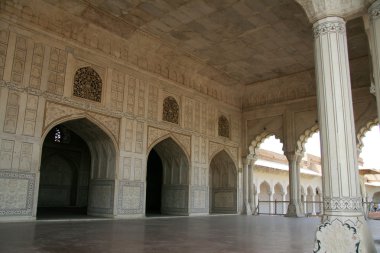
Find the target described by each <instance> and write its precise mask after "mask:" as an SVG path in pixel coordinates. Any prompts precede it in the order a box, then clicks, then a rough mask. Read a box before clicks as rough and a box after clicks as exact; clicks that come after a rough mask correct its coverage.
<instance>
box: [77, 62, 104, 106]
mask: <svg viewBox="0 0 380 253" xmlns="http://www.w3.org/2000/svg"><path fill="white" fill-rule="evenodd" d="M73 95H74V96H76V97H80V98H84V99H88V100H92V101H96V102H100V101H101V96H102V79H101V78H100V76H99V74H98V73H97V72H96V71H95V70H94V69H93V68H91V67H83V68H80V69H78V70H77V71H76V72H75V76H74V90H73Z"/></svg>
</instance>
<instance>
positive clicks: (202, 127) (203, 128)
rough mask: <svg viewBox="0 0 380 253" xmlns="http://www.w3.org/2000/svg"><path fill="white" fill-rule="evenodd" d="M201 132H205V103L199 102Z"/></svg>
mask: <svg viewBox="0 0 380 253" xmlns="http://www.w3.org/2000/svg"><path fill="white" fill-rule="evenodd" d="M201 133H202V134H207V104H205V103H202V104H201Z"/></svg>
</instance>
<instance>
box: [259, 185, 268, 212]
mask: <svg viewBox="0 0 380 253" xmlns="http://www.w3.org/2000/svg"><path fill="white" fill-rule="evenodd" d="M270 200H271V189H270V185H269V184H268V182H266V181H264V182H262V183H261V184H260V193H259V201H262V202H260V205H259V208H260V209H259V212H260V213H266V214H269V213H271V208H270V202H269V201H270Z"/></svg>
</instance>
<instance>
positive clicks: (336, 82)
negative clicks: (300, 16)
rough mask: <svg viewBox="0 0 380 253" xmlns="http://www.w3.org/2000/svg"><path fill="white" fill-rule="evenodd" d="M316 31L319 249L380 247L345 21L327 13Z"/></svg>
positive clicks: (339, 249)
mask: <svg viewBox="0 0 380 253" xmlns="http://www.w3.org/2000/svg"><path fill="white" fill-rule="evenodd" d="M313 34H314V50H315V67H316V82H317V99H318V118H319V125H320V136H321V149H322V168H323V173H322V180H323V195H324V199H323V202H324V207H323V208H324V215H323V220H322V224H321V225H320V226H319V228H318V230H317V233H316V241H315V248H314V252H357V250H356V247H357V246H359V252H376V250H375V248H374V244H373V239H372V236H371V234H370V233H369V230H368V227H367V224H366V221H365V219H364V216H363V209H362V204H361V196H360V184H359V174H358V165H357V155H356V143H355V130H354V116H353V109H352V97H351V81H350V70H349V62H348V52H347V37H346V24H345V21H344V20H343V19H342V18H339V17H326V18H322V19H320V20H318V21H317V22H315V23H314V25H313Z"/></svg>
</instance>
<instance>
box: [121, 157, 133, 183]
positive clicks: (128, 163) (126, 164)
mask: <svg viewBox="0 0 380 253" xmlns="http://www.w3.org/2000/svg"><path fill="white" fill-rule="evenodd" d="M131 171H132V158H131V157H124V160H123V178H124V179H128V180H130V179H131Z"/></svg>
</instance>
